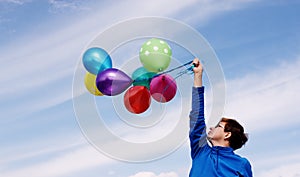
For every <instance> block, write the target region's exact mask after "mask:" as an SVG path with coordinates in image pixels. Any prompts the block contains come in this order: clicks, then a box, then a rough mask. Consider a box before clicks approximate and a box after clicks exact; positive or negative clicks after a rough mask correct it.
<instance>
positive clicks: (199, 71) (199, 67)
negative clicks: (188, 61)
mask: <svg viewBox="0 0 300 177" xmlns="http://www.w3.org/2000/svg"><path fill="white" fill-rule="evenodd" d="M192 64H193V65H194V68H193V71H194V74H197V75H198V74H201V75H202V73H203V66H202V64H201V63H200V60H199V59H198V58H195V59H194V60H193V63H192Z"/></svg>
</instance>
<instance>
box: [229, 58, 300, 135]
mask: <svg viewBox="0 0 300 177" xmlns="http://www.w3.org/2000/svg"><path fill="white" fill-rule="evenodd" d="M299 67H300V59H299V58H298V59H297V60H294V61H290V62H282V63H280V64H276V65H273V66H272V67H268V68H266V69H265V70H264V71H261V72H258V73H250V74H249V75H247V76H245V77H243V78H238V79H235V80H227V91H228V94H227V105H226V111H225V115H229V116H233V117H235V118H237V119H239V120H241V121H242V122H243V123H245V124H246V128H249V130H251V131H254V130H266V129H269V128H275V127H278V126H287V125H292V124H296V123H299V119H297V118H296V117H298V115H299V110H297V109H295V105H299V104H300V95H299V94H298V88H299V87H300V74H299Z"/></svg>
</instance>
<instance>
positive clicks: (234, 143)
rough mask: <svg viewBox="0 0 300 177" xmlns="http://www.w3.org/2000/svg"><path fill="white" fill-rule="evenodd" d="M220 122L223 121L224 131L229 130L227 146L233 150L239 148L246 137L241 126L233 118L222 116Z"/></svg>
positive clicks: (246, 139) (245, 140)
mask: <svg viewBox="0 0 300 177" xmlns="http://www.w3.org/2000/svg"><path fill="white" fill-rule="evenodd" d="M220 122H225V123H226V124H225V127H224V132H231V136H230V137H229V139H228V140H229V146H230V147H231V148H233V150H236V149H239V148H241V147H242V146H243V145H244V144H245V143H246V142H247V141H248V137H247V135H246V134H245V133H244V128H243V126H242V125H241V124H240V123H238V122H237V121H236V120H235V119H230V118H225V117H223V118H222V119H221V121H220Z"/></svg>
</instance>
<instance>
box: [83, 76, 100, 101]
mask: <svg viewBox="0 0 300 177" xmlns="http://www.w3.org/2000/svg"><path fill="white" fill-rule="evenodd" d="M84 85H85V87H86V89H87V90H88V91H89V92H90V93H91V94H93V95H96V96H102V95H103V94H102V93H101V92H100V91H99V90H98V88H97V86H96V75H94V74H91V73H89V72H87V73H86V75H85V77H84Z"/></svg>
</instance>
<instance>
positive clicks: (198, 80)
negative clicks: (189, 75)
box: [189, 58, 207, 158]
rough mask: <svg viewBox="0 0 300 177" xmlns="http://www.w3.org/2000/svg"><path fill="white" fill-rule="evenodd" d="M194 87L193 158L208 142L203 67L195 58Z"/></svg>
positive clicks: (191, 138)
mask: <svg viewBox="0 0 300 177" xmlns="http://www.w3.org/2000/svg"><path fill="white" fill-rule="evenodd" d="M193 64H194V66H195V67H194V68H193V71H194V87H193V88H192V89H193V90H192V110H191V112H190V135H189V137H190V145H191V156H192V158H194V157H195V156H196V155H197V153H198V152H199V151H200V150H201V147H203V146H204V145H205V144H206V143H207V142H206V125H205V121H204V87H203V85H202V73H203V67H202V64H201V63H200V61H199V59H197V58H195V59H194V61H193Z"/></svg>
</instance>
